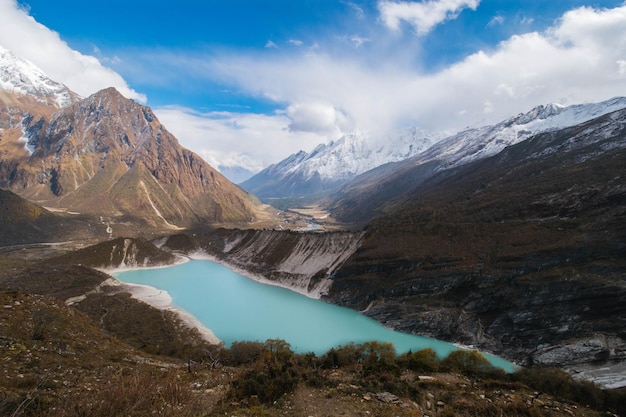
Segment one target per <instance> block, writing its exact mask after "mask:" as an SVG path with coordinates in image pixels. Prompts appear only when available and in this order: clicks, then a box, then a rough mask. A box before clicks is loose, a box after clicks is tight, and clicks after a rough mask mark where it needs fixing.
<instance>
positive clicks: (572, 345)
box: [328, 109, 626, 383]
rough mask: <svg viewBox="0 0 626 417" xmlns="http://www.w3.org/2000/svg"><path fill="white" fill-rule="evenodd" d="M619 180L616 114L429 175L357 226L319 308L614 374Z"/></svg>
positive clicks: (623, 146)
mask: <svg viewBox="0 0 626 417" xmlns="http://www.w3.org/2000/svg"><path fill="white" fill-rule="evenodd" d="M624 178H626V109H622V110H619V111H616V112H611V113H608V114H605V115H602V116H600V117H597V118H595V119H592V120H590V121H587V122H585V123H583V124H579V125H576V126H572V127H569V128H566V129H561V130H556V131H551V132H544V133H541V134H538V135H535V136H532V137H530V138H528V139H526V140H524V141H522V142H520V143H517V144H515V145H511V146H508V147H506V148H505V149H503V150H502V151H500V152H499V153H497V154H495V155H492V156H490V157H486V158H481V159H475V160H474V161H471V162H468V163H466V164H462V165H460V164H459V165H456V166H454V167H453V168H450V169H447V170H433V172H431V174H430V176H429V177H428V178H427V179H424V180H422V181H421V182H419V183H416V184H414V185H413V186H412V187H407V188H405V190H404V193H401V195H400V196H399V197H397V198H396V199H395V200H392V201H388V202H387V203H386V204H385V205H384V207H383V209H382V210H381V212H382V213H385V214H383V215H381V216H380V217H378V218H376V219H375V220H373V221H372V222H370V223H369V224H368V225H367V227H366V228H365V235H364V237H363V241H362V244H361V245H360V247H359V248H358V250H357V251H356V252H355V253H354V254H353V255H352V256H351V258H350V259H348V260H347V261H346V263H344V264H343V265H342V267H341V268H339V269H338V270H337V271H335V272H334V274H333V285H332V287H331V288H330V293H329V296H328V300H329V301H331V302H333V303H337V304H341V305H344V306H347V307H350V308H353V309H357V310H365V313H366V314H367V315H369V316H370V317H372V318H374V319H376V320H378V321H380V322H382V323H383V324H385V325H386V326H389V327H391V328H394V329H397V330H402V331H407V332H410V333H415V334H424V335H429V336H432V337H435V338H439V339H444V340H451V341H457V342H460V343H464V344H472V345H475V346H480V347H481V348H482V349H486V350H491V351H493V352H496V353H498V354H501V355H503V356H504V357H506V358H509V359H514V360H516V361H518V363H521V364H526V365H533V364H534V365H558V366H566V367H568V368H569V369H571V370H573V371H575V372H579V371H580V370H581V369H585V367H586V366H588V365H589V364H592V363H595V364H596V365H594V366H597V367H599V368H602V367H606V369H609V368H611V367H613V366H616V367H619V366H623V363H624V361H625V360H626V334H625V333H624V326H623V323H624V319H625V318H626V288H625V287H624V276H625V275H624V274H625V272H626V245H625V244H624V242H626V221H625V220H626V185H625V182H624ZM394 186H395V185H394V184H393V183H392V182H389V183H387V184H385V185H384V186H381V188H384V187H387V188H390V187H394ZM395 187H396V188H397V189H401V188H402V186H395ZM583 364H586V365H583ZM620 364H621V365H620ZM616 369H618V368H616ZM622 375H623V371H622ZM621 381H622V383H623V377H622V379H621Z"/></svg>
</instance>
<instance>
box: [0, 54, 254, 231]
mask: <svg viewBox="0 0 626 417" xmlns="http://www.w3.org/2000/svg"><path fill="white" fill-rule="evenodd" d="M7 56H8V58H7ZM11 57H12V56H11V55H7V54H5V55H3V59H4V61H3V64H2V65H3V68H4V69H3V80H4V81H3V88H4V90H2V91H3V98H6V97H9V98H10V101H9V100H7V99H5V100H4V104H5V105H6V109H8V110H5V112H4V113H2V114H0V116H2V117H1V118H0V128H1V130H0V152H1V153H2V155H3V158H2V160H0V187H2V188H5V189H10V190H12V191H13V192H15V193H16V194H19V195H20V196H22V197H24V198H26V199H28V200H30V201H32V202H35V203H37V204H40V205H43V206H45V207H49V208H54V209H56V210H62V211H66V212H76V213H82V214H90V215H94V216H99V217H101V221H107V222H118V223H124V222H126V220H133V221H135V222H140V223H142V224H145V225H148V226H150V227H156V228H170V229H175V228H177V227H186V226H191V225H194V224H207V223H208V224H216V223H220V224H224V223H231V224H232V223H248V222H250V221H252V220H254V219H256V217H257V214H259V213H260V212H261V210H262V209H261V208H260V205H259V204H258V202H257V200H256V199H255V198H254V197H253V196H251V195H250V194H248V193H246V192H245V191H243V190H242V189H241V188H239V187H237V186H235V185H234V184H232V183H231V182H230V181H228V180H227V179H226V178H225V177H224V176H223V175H222V174H220V173H219V172H218V171H216V170H215V169H213V168H212V167H211V166H209V165H208V164H207V163H206V162H205V161H203V160H202V158H200V157H199V156H198V155H196V154H195V153H193V152H191V151H189V150H187V149H184V148H182V147H181V146H180V145H179V143H178V141H177V140H176V138H175V137H174V136H173V135H172V134H171V133H169V132H168V131H167V129H166V128H165V127H164V126H163V125H161V123H159V121H158V120H157V118H156V117H155V115H154V113H153V112H152V110H151V109H150V108H148V107H145V106H141V105H139V104H137V103H136V102H134V101H132V100H128V99H126V98H124V97H123V96H122V95H121V94H120V93H119V92H118V91H117V90H115V89H114V88H109V89H106V90H102V91H100V92H97V93H95V94H93V95H92V96H90V97H88V98H86V99H83V100H77V99H76V98H75V97H76V96H75V95H74V94H72V93H68V94H69V96H68V97H70V99H69V100H68V101H63V100H60V99H59V97H64V95H63V94H64V92H65V89H63V88H61V87H59V86H60V85H58V84H54V83H53V82H51V81H49V80H48V79H47V78H45V77H44V76H43V75H42V74H41V73H40V72H37V71H36V70H35V69H33V67H32V66H31V65H26V64H24V62H23V61H20V60H15V59H12V58H11ZM14 86H18V87H19V88H17V87H14ZM43 86H49V87H50V88H49V89H44V88H43ZM22 87H23V88H22ZM27 87H28V88H27ZM68 91H69V90H68ZM51 92H57V93H58V94H57V95H50V94H52V93H51ZM49 93H50V94H49ZM55 94H56V93H55ZM59 94H60V95H59ZM52 97H54V100H52ZM25 102H28V103H27V104H29V105H25V104H24V103H25ZM7 103H10V106H9V105H7ZM32 103H40V106H35V107H33V106H31V105H30V104H32ZM61 104H62V105H64V106H63V107H60V105H61Z"/></svg>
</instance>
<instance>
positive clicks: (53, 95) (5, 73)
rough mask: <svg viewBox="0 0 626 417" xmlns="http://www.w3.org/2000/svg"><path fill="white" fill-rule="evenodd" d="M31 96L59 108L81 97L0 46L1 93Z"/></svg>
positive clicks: (30, 63)
mask: <svg viewBox="0 0 626 417" xmlns="http://www.w3.org/2000/svg"><path fill="white" fill-rule="evenodd" d="M2 90H4V91H6V92H9V93H15V94H19V95H23V96H31V97H34V98H36V99H37V101H39V102H41V103H44V104H48V105H52V106H55V107H58V108H61V107H66V106H68V105H70V104H72V103H74V102H76V101H78V100H79V96H78V95H77V94H76V93H74V92H72V91H71V90H70V89H69V88H67V87H66V86H64V85H63V84H60V83H57V82H56V81H53V80H51V79H50V78H49V77H48V76H46V74H44V72H43V71H42V70H41V69H39V68H38V67H37V66H36V65H35V64H33V63H32V62H30V61H27V60H25V59H21V58H18V57H16V56H15V55H13V53H11V51H9V50H8V49H6V48H4V47H2V46H0V91H2Z"/></svg>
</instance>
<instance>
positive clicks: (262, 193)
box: [242, 128, 444, 198]
mask: <svg viewBox="0 0 626 417" xmlns="http://www.w3.org/2000/svg"><path fill="white" fill-rule="evenodd" d="M442 137H444V135H443V134H436V133H433V132H429V131H425V130H419V129H415V128H410V129H403V130H398V131H395V132H394V133H392V134H389V135H386V136H384V137H373V136H372V135H371V134H369V133H367V132H362V131H355V132H352V133H350V134H346V135H344V136H342V137H341V138H339V139H337V140H334V141H330V142H328V143H326V144H322V145H319V146H317V147H316V148H315V149H314V150H313V151H311V152H310V153H307V152H304V151H300V152H298V153H295V154H293V155H291V156H289V157H287V158H286V159H284V160H282V161H281V162H279V163H278V164H274V165H271V166H270V167H268V168H266V169H264V170H263V171H261V172H260V173H258V174H257V175H255V176H254V177H252V178H250V179H249V180H247V181H245V182H244V183H242V186H243V187H244V188H246V189H247V190H249V191H250V192H252V193H254V194H256V195H258V196H259V197H261V198H267V197H285V196H294V195H304V194H306V193H307V192H310V190H314V192H316V193H323V192H325V191H330V190H332V189H334V188H336V187H337V186H339V185H341V184H343V183H345V182H346V181H349V180H351V179H352V178H354V177H355V176H357V175H359V174H362V173H363V172H366V171H369V170H370V169H373V168H376V167H377V166H380V165H383V164H386V163H389V162H397V161H401V160H403V159H407V158H410V157H411V156H414V155H416V154H418V153H420V152H422V151H423V150H425V149H426V148H428V147H429V146H431V145H432V144H433V143H434V142H436V141H438V140H440V139H441V138H442ZM313 183H315V185H313ZM270 184H271V186H270Z"/></svg>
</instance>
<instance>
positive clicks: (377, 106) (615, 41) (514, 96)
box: [211, 6, 626, 132]
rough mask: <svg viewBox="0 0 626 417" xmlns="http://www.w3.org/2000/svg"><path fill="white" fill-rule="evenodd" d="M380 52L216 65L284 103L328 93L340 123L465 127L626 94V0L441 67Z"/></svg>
mask: <svg viewBox="0 0 626 417" xmlns="http://www.w3.org/2000/svg"><path fill="white" fill-rule="evenodd" d="M377 58H378V61H377V62H379V63H378V64H377V65H373V64H372V61H368V60H363V59H360V58H354V57H350V56H336V55H327V54H323V53H321V52H316V53H311V52H309V53H306V54H299V55H291V56H285V55H280V56H277V55H272V56H271V58H270V59H268V58H266V57H263V56H259V55H254V56H240V55H239V56H223V57H221V59H219V63H220V66H219V68H212V69H211V73H212V76H214V77H216V78H217V79H221V80H224V81H225V82H227V83H231V84H234V85H237V86H238V87H239V88H241V89H242V90H243V91H247V92H248V93H250V94H254V95H258V96H263V97H267V98H270V99H272V100H275V101H276V102H278V103H291V104H292V105H293V104H296V103H325V106H328V108H334V109H341V113H342V114H343V115H344V116H345V118H343V120H342V121H343V122H345V123H344V124H342V125H341V126H339V123H338V122H336V123H337V124H336V128H337V129H338V130H339V131H344V132H345V131H346V129H349V128H350V126H353V127H359V128H361V129H366V130H374V131H375V130H376V129H379V130H384V129H386V128H390V127H394V126H397V125H398V124H404V125H406V124H409V123H415V124H417V125H420V126H422V127H427V128H432V129H442V130H443V129H454V128H464V127H465V126H468V125H480V124H487V123H493V122H497V121H500V120H502V119H504V118H506V117H509V116H511V115H514V114H517V113H519V112H522V111H527V110H529V109H530V108H532V107H534V106H536V105H538V104H545V103H549V102H555V101H559V102H564V103H565V104H567V103H579V102H588V101H599V100H604V99H608V98H610V97H613V96H616V95H626V84H624V82H623V80H624V78H623V75H624V71H625V69H624V68H626V66H625V65H624V62H625V61H626V6H622V7H617V8H614V9H606V10H605V9H592V8H580V9H575V10H572V11H570V12H568V13H566V14H564V15H563V16H562V18H561V19H559V20H558V21H557V22H555V24H554V26H552V27H551V28H549V29H547V30H545V31H543V32H530V33H526V34H522V35H517V36H513V37H511V38H510V39H508V40H506V41H504V42H502V43H501V44H499V45H497V46H496V47H495V48H494V49H493V50H490V51H479V52H477V53H475V54H472V55H469V56H467V57H466V58H464V59H463V60H461V61H459V62H457V63H455V64H453V65H450V66H448V67H447V68H443V69H442V70H440V71H438V72H435V73H429V74H425V73H422V72H419V71H418V70H416V69H415V68H414V67H413V66H411V65H408V64H406V63H403V62H402V61H399V60H398V59H397V58H398V57H397V56H384V55H382V56H377ZM323 114H325V115H327V116H328V117H327V118H323V117H322V116H321V114H318V116H319V119H318V122H322V121H324V122H328V123H330V121H332V117H331V113H323ZM287 115H288V116H289V113H288V114H287ZM291 116H294V114H291ZM320 125H323V126H326V127H328V126H329V125H327V124H324V123H321V124H320Z"/></svg>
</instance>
